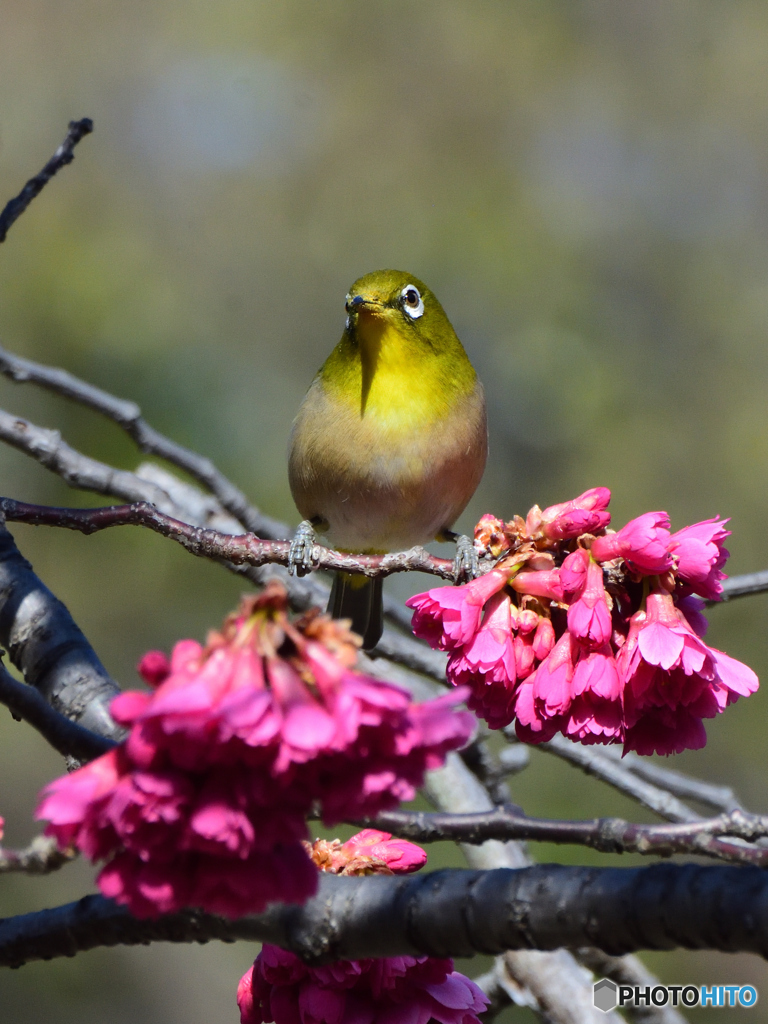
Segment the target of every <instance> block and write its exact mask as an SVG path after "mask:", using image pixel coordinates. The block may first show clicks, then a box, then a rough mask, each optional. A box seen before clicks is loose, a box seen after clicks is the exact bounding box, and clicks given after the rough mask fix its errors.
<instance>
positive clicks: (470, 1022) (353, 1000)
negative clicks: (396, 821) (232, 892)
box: [237, 829, 488, 1024]
mask: <svg viewBox="0 0 768 1024" xmlns="http://www.w3.org/2000/svg"><path fill="white" fill-rule="evenodd" d="M329 846H330V847H332V848H333V849H334V850H335V851H336V853H337V854H338V855H339V857H338V859H336V860H335V861H334V862H331V861H330V860H329V859H328V858H327V847H329ZM341 851H345V853H344V854H343V855H342V854H341ZM372 851H375V854H374V857H375V860H376V861H378V862H379V863H378V864H374V863H371V862H369V864H368V868H367V870H366V872H365V873H367V874H370V873H393V872H394V873H402V872H405V871H414V870H416V869H417V868H418V867H421V865H422V864H423V863H424V861H425V860H426V854H425V853H424V851H423V850H422V849H421V848H420V847H418V846H415V845H414V844H413V843H408V842H405V841H404V840H393V839H392V837H391V836H390V835H389V834H388V833H387V832H376V831H375V830H373V829H366V830H365V831H363V832H359V833H358V834H357V835H356V836H353V837H352V839H350V840H348V841H347V842H346V843H344V844H341V843H339V842H338V840H335V841H334V842H332V843H330V844H325V843H324V842H323V841H322V840H319V841H317V842H316V843H315V844H314V845H313V847H312V856H313V859H314V861H315V863H316V864H317V866H318V867H319V868H320V869H321V870H324V871H330V872H332V873H333V874H348V873H350V872H349V871H348V870H347V869H348V867H349V864H350V863H351V862H352V861H353V860H355V859H356V858H357V857H359V856H361V855H362V856H369V855H370V853H371V852H372ZM353 873H357V872H353ZM237 1003H238V1006H239V1007H240V1021H241V1024H266V1022H268V1021H274V1022H276V1024H428V1022H430V1021H439V1022H440V1024H478V1018H477V1014H478V1013H482V1012H483V1010H485V1008H486V1006H487V1003H488V999H487V998H486V996H485V995H484V994H483V992H482V991H481V990H480V989H479V988H478V987H477V985H475V983H474V982H473V981H470V980H469V978H466V977H464V975H463V974H459V973H458V971H454V969H453V961H452V960H449V959H436V958H434V957H426V956H421V957H412V956H398V957H384V958H382V959H378V960H372V959H368V960H342V961H339V962H337V963H333V964H328V965H327V966H325V967H309V966H307V964H305V963H304V962H303V961H302V960H300V959H299V958H298V957H297V956H296V955H295V954H294V953H289V952H288V951H287V950H283V949H280V948H279V947H278V946H271V945H264V946H263V947H262V950H261V952H260V953H259V955H258V957H257V958H256V961H255V963H254V965H253V967H252V968H251V969H250V970H249V971H248V972H247V973H246V974H245V975H244V976H243V977H242V979H241V980H240V985H239V986H238V990H237Z"/></svg>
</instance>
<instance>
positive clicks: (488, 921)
mask: <svg viewBox="0 0 768 1024" xmlns="http://www.w3.org/2000/svg"><path fill="white" fill-rule="evenodd" d="M565 907H567V908H568V913H564V912H563V908H565ZM214 938H215V939H222V940H224V941H232V940H236V939H249V940H253V941H264V942H273V943H275V944H276V945H279V946H283V947H284V948H286V949H291V950H293V951H294V952H295V953H297V954H298V955H300V956H302V957H303V958H304V959H306V960H309V961H311V962H314V963H322V962H327V961H330V960H336V959H360V958H361V957H369V956H372V957H379V956H398V955H403V954H410V955H419V954H428V955H431V956H471V955H472V954H474V953H492V954H496V953H502V952H504V951H505V950H515V949H524V950H525V949H542V950H554V949H558V948H559V947H561V946H563V945H565V946H568V947H571V948H579V947H582V946H590V947H592V946H596V947H597V948H599V949H602V950H604V951H605V952H607V953H610V954H612V955H616V954H623V953H628V952H632V951H635V950H638V949H675V948H683V949H717V950H721V951H722V952H727V953H735V952H749V953H759V954H760V955H761V956H764V957H765V956H768V873H766V872H765V871H762V870H761V869H759V868H732V867H700V866H698V865H694V864H685V865H678V864H655V865H653V866H652V867H648V868H602V869H599V868H574V867H566V866H564V865H559V864H549V865H535V866H533V867H530V868H523V869H521V870H517V871H513V870H509V869H505V868H500V869H498V870H495V871H468V870H455V869H448V870H444V871H436V872H433V873H432V874H426V875H410V876H391V877H386V876H382V875H371V876H368V877H362V878H345V877H340V876H335V875H321V877H320V888H319V892H318V895H317V896H316V897H315V898H314V899H312V900H309V901H308V902H307V903H306V904H304V906H295V905H279V904H278V905H274V906H272V907H270V908H269V909H268V910H267V911H266V912H265V913H264V914H261V915H259V916H256V917H247V918H242V919H240V920H238V921H225V920H223V919H222V918H218V917H213V916H212V915H207V914H200V913H195V912H192V911H187V912H184V913H181V914H173V915H169V916H167V917H161V918H158V919H157V920H149V921H147V920H137V919H135V918H132V917H131V916H130V915H129V914H128V913H127V911H126V910H125V909H123V908H120V907H118V906H116V905H115V904H114V903H112V902H111V901H109V900H107V899H104V898H103V897H100V896H87V897H85V899H82V900H80V901H79V902H78V903H71V904H68V905H67V906H64V907H58V908H56V909H55V910H44V911H41V912H38V913H34V914H25V915H23V916H21V917H15V918H7V919H6V920H4V921H1V922H0V965H3V966H10V967H18V966H20V965H21V964H23V963H25V962H27V961H29V960H39V959H50V958H52V957H57V956H72V955H73V954H75V953H77V952H80V951H83V950H86V949H93V948H95V947H96V946H113V945H134V944H136V943H148V942H158V941H165V942H193V941H194V942H204V941H206V940H208V939H214Z"/></svg>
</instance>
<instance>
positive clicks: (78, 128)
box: [0, 117, 93, 242]
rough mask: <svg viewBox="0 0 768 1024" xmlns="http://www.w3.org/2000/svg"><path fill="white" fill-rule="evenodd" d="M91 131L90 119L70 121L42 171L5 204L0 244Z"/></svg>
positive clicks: (0, 224) (73, 156)
mask: <svg viewBox="0 0 768 1024" xmlns="http://www.w3.org/2000/svg"><path fill="white" fill-rule="evenodd" d="M92 131H93V121H92V120H91V119H90V117H84V118H83V119H82V120H81V121H70V122H69V128H68V129H67V134H66V135H65V136H64V141H63V142H62V144H61V145H60V146H59V148H58V149H57V150H56V152H55V153H54V154H53V156H52V157H51V159H50V160H49V161H48V163H47V164H46V165H45V167H43V169H42V171H40V172H39V173H38V174H36V175H35V176H34V178H30V179H29V181H28V182H27V183H26V185H25V186H24V188H23V189H22V190H21V192H19V194H18V195H17V196H16V197H15V198H14V199H11V200H10V201H9V202H8V203H6V205H5V208H4V209H3V212H2V213H0V242H4V241H5V239H6V236H7V234H8V231H9V230H10V228H11V225H12V224H14V222H15V221H17V220H18V219H19V217H20V216H21V215H22V213H24V211H25V210H26V208H27V207H28V206H29V204H30V203H31V202H32V200H33V199H34V198H35V196H38V195H40V193H41V192H42V191H43V189H44V188H45V186H46V185H47V184H48V182H49V181H50V180H51V178H52V177H53V176H54V175H55V174H58V172H59V171H60V170H61V168H62V167H66V166H67V164H71V163H72V161H73V160H74V159H75V154H74V148H75V146H76V145H77V144H78V142H80V140H81V139H83V138H85V136H86V135H90V133H91V132H92Z"/></svg>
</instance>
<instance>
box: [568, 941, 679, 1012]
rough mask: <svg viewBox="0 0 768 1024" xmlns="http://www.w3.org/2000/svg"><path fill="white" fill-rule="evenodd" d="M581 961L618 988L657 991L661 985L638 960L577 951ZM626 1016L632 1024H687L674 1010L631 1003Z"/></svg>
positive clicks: (586, 950)
mask: <svg viewBox="0 0 768 1024" xmlns="http://www.w3.org/2000/svg"><path fill="white" fill-rule="evenodd" d="M574 952H575V953H576V956H577V957H578V958H579V961H580V962H581V963H583V964H584V965H585V966H586V967H588V968H589V969H590V970H591V971H594V972H595V974H597V975H598V976H600V977H603V978H610V979H611V981H615V982H616V984H617V985H631V986H632V987H633V988H634V986H635V985H637V986H638V987H640V988H645V986H646V985H648V986H649V988H654V987H655V986H656V985H658V983H659V981H658V978H656V976H655V975H653V974H651V972H650V971H649V970H648V968H647V967H646V966H645V964H644V963H643V962H642V961H641V960H638V958H637V957H636V956H632V955H629V956H608V954H607V953H603V952H602V950H600V949H590V948H589V947H586V948H584V949H577V950H575V951H574ZM624 1012H625V1013H626V1015H627V1016H628V1017H629V1019H630V1020H631V1021H636V1022H637V1024H685V1018H684V1017H683V1016H682V1014H680V1013H679V1012H678V1011H677V1010H676V1009H675V1008H674V1006H670V1005H669V1004H667V1005H666V1006H654V1005H653V1004H651V1005H650V1006H643V1005H642V1004H639V1005H638V1004H635V1003H629V1004H628V1005H627V1006H625V1007H624Z"/></svg>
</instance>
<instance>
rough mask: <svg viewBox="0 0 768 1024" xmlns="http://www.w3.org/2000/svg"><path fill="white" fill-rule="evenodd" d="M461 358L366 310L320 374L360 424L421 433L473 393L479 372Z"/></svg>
mask: <svg viewBox="0 0 768 1024" xmlns="http://www.w3.org/2000/svg"><path fill="white" fill-rule="evenodd" d="M457 345H458V343H457ZM452 347H453V346H451V348H452ZM441 349H442V346H441ZM459 353H460V356H459V358H456V353H453V352H446V351H444V350H442V351H441V350H439V349H437V348H436V347H435V346H433V345H431V344H429V343H425V342H424V341H422V340H420V339H418V338H415V337H414V334H413V332H412V331H410V330H405V331H404V330H403V329H402V328H401V327H400V325H399V324H398V323H397V321H396V318H395V316H393V315H391V314H390V312H389V311H388V310H381V311H379V310H376V311H369V310H363V311H361V312H360V313H359V314H358V315H357V317H356V322H355V324H354V327H353V330H350V331H347V332H346V333H345V335H344V337H343V338H342V339H341V341H340V342H339V344H338V345H337V346H336V348H335V349H334V350H333V352H332V353H331V355H330V356H329V357H328V359H327V361H326V363H325V365H324V366H323V368H322V370H321V372H320V373H321V378H322V381H323V385H324V387H325V388H326V389H327V391H328V392H329V394H331V395H332V396H333V398H334V399H335V400H337V401H340V402H342V403H343V404H344V405H346V406H347V407H349V408H350V409H351V408H354V409H355V411H356V412H357V413H358V415H359V416H360V418H361V419H363V418H366V419H368V418H370V419H372V420H375V421H376V422H377V423H379V424H380V426H381V427H382V428H383V429H384V430H387V431H403V432H407V431H419V430H420V429H423V428H424V426H425V425H426V424H428V423H434V422H435V421H436V420H439V419H441V418H443V417H444V416H445V415H446V414H447V413H448V412H449V411H450V410H451V409H452V408H453V405H454V402H455V401H456V399H457V398H460V397H463V396H465V395H468V394H470V393H471V391H472V389H473V388H474V386H475V380H476V377H475V371H474V370H473V368H472V365H471V364H470V362H469V360H468V359H467V357H466V355H465V354H464V351H463V350H462V349H460V348H459Z"/></svg>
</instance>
